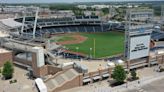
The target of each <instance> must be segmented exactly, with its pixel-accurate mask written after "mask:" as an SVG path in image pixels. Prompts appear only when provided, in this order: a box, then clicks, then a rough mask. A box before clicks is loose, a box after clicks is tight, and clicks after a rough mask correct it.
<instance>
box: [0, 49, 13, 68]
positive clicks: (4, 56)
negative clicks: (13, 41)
mask: <svg viewBox="0 0 164 92" xmlns="http://www.w3.org/2000/svg"><path fill="white" fill-rule="evenodd" d="M6 61H11V62H12V61H13V60H12V52H5V53H0V67H2V66H3V65H4V63H5V62H6Z"/></svg>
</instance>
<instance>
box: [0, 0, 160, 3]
mask: <svg viewBox="0 0 164 92" xmlns="http://www.w3.org/2000/svg"><path fill="white" fill-rule="evenodd" d="M101 1H143V0H0V3H52V2H53V3H72V2H101ZM144 1H162V0H144Z"/></svg>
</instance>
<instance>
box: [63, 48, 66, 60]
mask: <svg viewBox="0 0 164 92" xmlns="http://www.w3.org/2000/svg"><path fill="white" fill-rule="evenodd" d="M63 48H64V50H65V49H66V47H65V46H64V47H63ZM63 58H64V59H65V51H64V53H63Z"/></svg>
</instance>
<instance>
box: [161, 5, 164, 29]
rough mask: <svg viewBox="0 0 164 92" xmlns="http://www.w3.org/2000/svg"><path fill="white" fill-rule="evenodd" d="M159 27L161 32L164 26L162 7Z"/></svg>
mask: <svg viewBox="0 0 164 92" xmlns="http://www.w3.org/2000/svg"><path fill="white" fill-rule="evenodd" d="M160 22H161V23H160V25H161V30H163V26H164V5H162V6H161V21H160Z"/></svg>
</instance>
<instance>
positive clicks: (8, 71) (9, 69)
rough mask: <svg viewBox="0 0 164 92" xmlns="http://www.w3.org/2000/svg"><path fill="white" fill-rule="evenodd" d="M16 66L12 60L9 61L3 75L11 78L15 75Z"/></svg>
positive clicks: (5, 65) (4, 67)
mask: <svg viewBox="0 0 164 92" xmlns="http://www.w3.org/2000/svg"><path fill="white" fill-rule="evenodd" d="M13 72H14V68H13V65H12V63H11V62H9V61H7V62H6V63H5V64H4V66H3V71H2V75H3V76H4V78H5V79H11V78H12V77H13Z"/></svg>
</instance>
